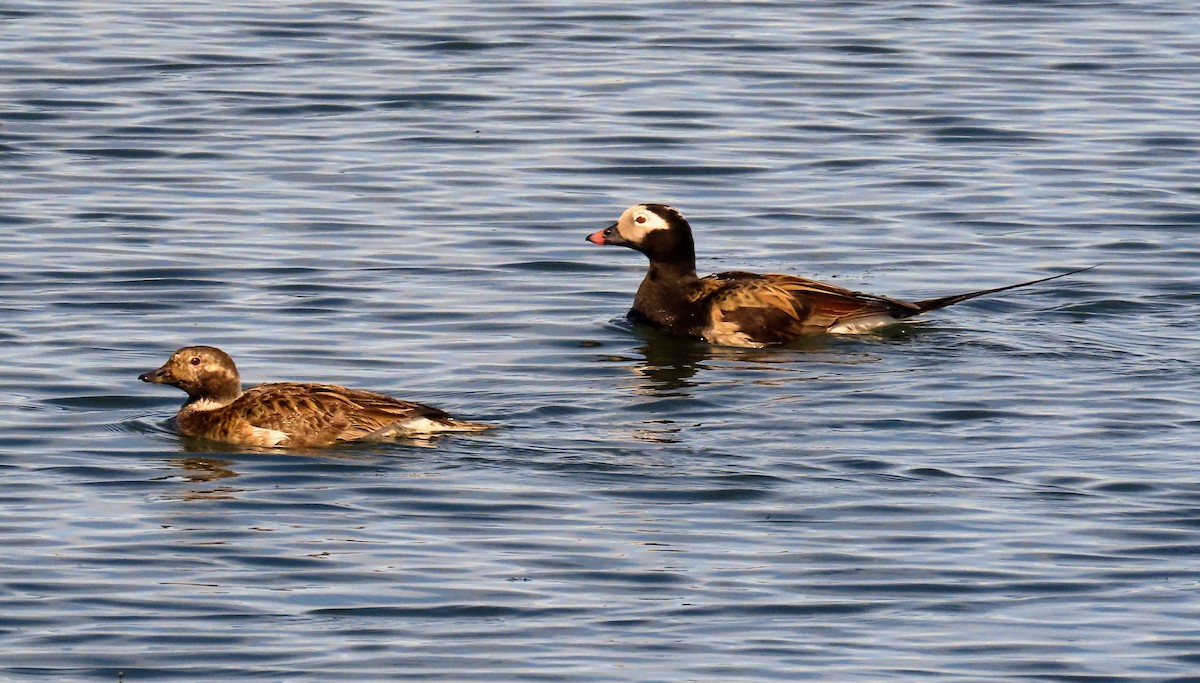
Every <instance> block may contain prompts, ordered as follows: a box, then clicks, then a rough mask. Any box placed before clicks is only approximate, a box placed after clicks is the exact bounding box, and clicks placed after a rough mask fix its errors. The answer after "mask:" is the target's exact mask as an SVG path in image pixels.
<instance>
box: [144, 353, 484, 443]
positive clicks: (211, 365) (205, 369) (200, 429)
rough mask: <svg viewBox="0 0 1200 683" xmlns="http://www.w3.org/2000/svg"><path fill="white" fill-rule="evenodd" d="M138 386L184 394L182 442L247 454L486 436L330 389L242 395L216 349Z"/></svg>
mask: <svg viewBox="0 0 1200 683" xmlns="http://www.w3.org/2000/svg"><path fill="white" fill-rule="evenodd" d="M138 379H140V380H142V381H143V382H150V383H152V384H169V385H171V386H173V387H179V388H180V389H182V390H184V391H185V392H187V395H188V400H187V402H186V403H184V404H183V407H182V408H180V409H179V414H178V415H176V416H175V425H176V427H177V428H178V429H179V431H180V432H182V433H183V434H185V435H187V436H196V437H201V438H204V439H212V440H214V441H224V442H227V443H233V444H238V445H243V446H259V447H266V448H315V447H320V446H329V445H331V444H335V443H341V442H345V441H354V440H356V439H384V438H387V437H392V436H400V437H405V436H408V437H425V436H429V435H432V434H434V433H436V432H477V431H482V430H484V429H487V428H488V425H485V424H479V423H477V422H464V421H462V420H457V419H455V418H453V417H451V416H450V415H449V414H448V413H446V412H445V411H442V410H438V409H437V408H431V407H429V406H426V405H422V404H420V403H411V402H409V401H401V400H399V399H395V398H392V397H391V396H385V395H383V394H375V393H372V392H369V391H359V390H357V389H347V388H345V387H339V386H336V385H333V384H300V383H295V382H280V383H275V384H260V385H258V386H255V387H251V388H249V389H246V390H245V391H242V383H241V378H240V377H239V376H238V371H237V366H235V365H234V364H233V359H232V358H230V357H229V354H227V353H225V352H224V351H222V350H220V349H218V348H215V347H212V346H187V347H184V348H182V349H179V350H178V351H176V352H175V353H174V354H172V356H171V358H170V359H168V360H167V362H166V363H165V364H163V366H162V367H161V368H159V369H157V370H155V371H153V372H147V373H145V374H143V375H140V376H138Z"/></svg>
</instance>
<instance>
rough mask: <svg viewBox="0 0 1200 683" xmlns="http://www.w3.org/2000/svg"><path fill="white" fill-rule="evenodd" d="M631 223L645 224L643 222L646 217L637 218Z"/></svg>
mask: <svg viewBox="0 0 1200 683" xmlns="http://www.w3.org/2000/svg"><path fill="white" fill-rule="evenodd" d="M633 222H634V223H645V222H646V217H645V216H638V217H637V218H635V219H633Z"/></svg>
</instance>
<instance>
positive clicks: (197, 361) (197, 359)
mask: <svg viewBox="0 0 1200 683" xmlns="http://www.w3.org/2000/svg"><path fill="white" fill-rule="evenodd" d="M191 363H192V365H199V364H200V356H192V360H191Z"/></svg>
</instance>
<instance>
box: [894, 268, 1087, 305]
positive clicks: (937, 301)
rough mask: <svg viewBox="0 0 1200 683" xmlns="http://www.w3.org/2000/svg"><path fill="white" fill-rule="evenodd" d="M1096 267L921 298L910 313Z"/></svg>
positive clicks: (1026, 285)
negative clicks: (948, 294)
mask: <svg viewBox="0 0 1200 683" xmlns="http://www.w3.org/2000/svg"><path fill="white" fill-rule="evenodd" d="M1098 267H1099V264H1097V265H1094V266H1088V267H1087V268H1080V269H1078V270H1072V271H1068V272H1066V273H1060V274H1058V275H1051V276H1050V277H1043V278H1038V279H1036V280H1029V281H1027V282H1018V283H1017V284H1015V285H1005V286H1003V287H993V288H992V289H980V290H977V291H974V292H967V293H966V294H951V295H950V296H939V297H937V298H934V299H923V300H921V301H914V302H913V303H915V304H916V305H917V310H915V311H913V312H912V314H911V315H920V314H921V313H926V312H928V311H936V310H937V309H939V308H945V307H947V306H953V305H954V304H957V303H960V302H963V301H966V300H968V299H974V298H975V297H977V296H983V295H985V294H995V293H996V292H1003V291H1005V290H1008V289H1016V288H1018V287H1028V286H1029V285H1036V284H1038V283H1039V282H1049V281H1050V280H1057V279H1058V278H1060V277H1066V276H1068V275H1075V274H1076V273H1082V272H1084V271H1087V270H1091V269H1093V268H1098ZM906 317H907V316H906Z"/></svg>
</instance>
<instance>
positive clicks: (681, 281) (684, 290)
mask: <svg viewBox="0 0 1200 683" xmlns="http://www.w3.org/2000/svg"><path fill="white" fill-rule="evenodd" d="M699 288H700V279H699V278H697V277H696V266H695V261H694V260H676V261H651V262H650V269H649V270H648V271H647V272H646V277H645V278H644V279H643V280H642V284H641V286H640V287H638V291H637V296H636V297H634V300H633V309H632V310H631V311H630V315H631V316H632V317H635V318H638V319H642V320H644V321H646V322H649V323H652V324H655V325H658V326H659V327H663V328H666V329H668V330H671V331H673V332H676V333H679V334H688V333H689V331H690V330H691V328H692V327H694V325H695V320H694V318H695V310H694V309H695V308H696V307H695V301H696V297H695V294H696V291H697V290H698V289H699Z"/></svg>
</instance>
